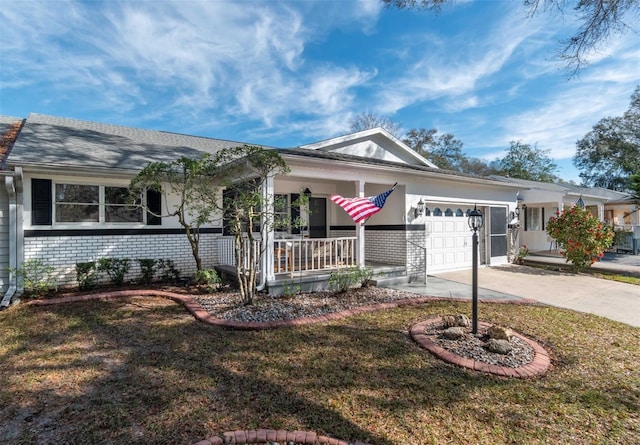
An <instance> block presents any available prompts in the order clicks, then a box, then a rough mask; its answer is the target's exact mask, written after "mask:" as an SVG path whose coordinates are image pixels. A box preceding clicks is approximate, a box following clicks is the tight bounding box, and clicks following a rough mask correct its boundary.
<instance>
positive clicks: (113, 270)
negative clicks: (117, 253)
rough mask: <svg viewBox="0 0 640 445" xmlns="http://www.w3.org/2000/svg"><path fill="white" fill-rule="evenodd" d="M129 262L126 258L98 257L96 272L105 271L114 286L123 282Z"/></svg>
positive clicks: (129, 265)
mask: <svg viewBox="0 0 640 445" xmlns="http://www.w3.org/2000/svg"><path fill="white" fill-rule="evenodd" d="M130 267H131V263H130V261H129V259H128V258H100V259H99V260H98V272H106V273H107V275H109V279H110V280H111V282H112V283H113V284H115V285H116V286H121V285H122V284H123V283H124V277H125V275H127V272H129V269H130Z"/></svg>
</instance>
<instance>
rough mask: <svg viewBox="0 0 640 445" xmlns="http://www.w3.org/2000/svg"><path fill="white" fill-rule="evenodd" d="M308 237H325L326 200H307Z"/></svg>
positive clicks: (312, 198)
mask: <svg viewBox="0 0 640 445" xmlns="http://www.w3.org/2000/svg"><path fill="white" fill-rule="evenodd" d="M309 212H310V213H311V214H310V215H309V237H311V238H326V237H327V198H314V197H311V198H309Z"/></svg>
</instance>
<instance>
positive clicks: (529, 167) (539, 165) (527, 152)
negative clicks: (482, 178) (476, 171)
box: [491, 141, 558, 182]
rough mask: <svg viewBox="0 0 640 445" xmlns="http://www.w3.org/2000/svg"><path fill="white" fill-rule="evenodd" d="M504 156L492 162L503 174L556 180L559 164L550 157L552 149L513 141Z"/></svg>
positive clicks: (541, 179) (512, 176)
mask: <svg viewBox="0 0 640 445" xmlns="http://www.w3.org/2000/svg"><path fill="white" fill-rule="evenodd" d="M510 144H511V145H510V146H509V148H508V149H507V154H506V155H505V157H504V158H501V159H497V160H496V161H494V162H492V163H491V164H492V166H493V167H494V168H495V169H496V170H497V171H498V173H499V174H500V175H502V176H508V177H510V178H519V179H528V180H530V181H540V182H554V181H555V180H556V179H558V178H557V176H556V175H555V174H554V173H555V172H556V171H557V169H558V166H557V165H556V163H555V162H553V160H552V159H551V158H550V157H549V152H550V150H543V149H540V148H537V147H532V146H531V145H530V144H525V143H523V142H521V141H511V143H510Z"/></svg>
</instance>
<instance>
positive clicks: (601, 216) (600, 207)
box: [598, 204, 604, 222]
mask: <svg viewBox="0 0 640 445" xmlns="http://www.w3.org/2000/svg"><path fill="white" fill-rule="evenodd" d="M598 219H599V220H600V221H602V222H604V204H598Z"/></svg>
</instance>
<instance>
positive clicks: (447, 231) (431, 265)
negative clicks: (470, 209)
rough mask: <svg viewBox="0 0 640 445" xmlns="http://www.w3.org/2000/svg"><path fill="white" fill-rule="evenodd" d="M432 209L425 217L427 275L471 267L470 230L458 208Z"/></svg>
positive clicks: (465, 218)
mask: <svg viewBox="0 0 640 445" xmlns="http://www.w3.org/2000/svg"><path fill="white" fill-rule="evenodd" d="M439 210H440V209H438V208H436V209H434V210H432V212H433V213H432V214H431V215H429V216H425V232H426V233H425V243H426V259H427V273H428V274H430V273H434V272H441V271H444V270H452V269H458V268H468V267H471V266H472V261H471V253H472V252H471V230H470V229H469V225H468V222H467V217H466V216H465V215H464V212H462V211H461V210H459V209H445V210H444V211H442V212H441V211H439Z"/></svg>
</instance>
